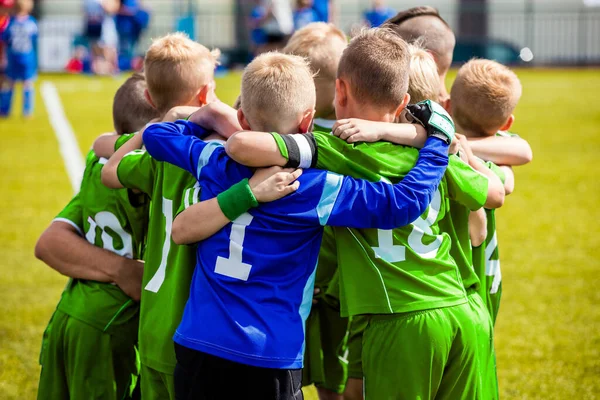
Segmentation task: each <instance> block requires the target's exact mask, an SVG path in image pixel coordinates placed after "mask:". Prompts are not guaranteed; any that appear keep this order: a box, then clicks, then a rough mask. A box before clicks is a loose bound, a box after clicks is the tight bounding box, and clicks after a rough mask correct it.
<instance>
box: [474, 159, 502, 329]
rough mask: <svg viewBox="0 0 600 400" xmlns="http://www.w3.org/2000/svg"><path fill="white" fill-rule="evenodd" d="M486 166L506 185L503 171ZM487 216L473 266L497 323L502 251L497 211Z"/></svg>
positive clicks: (475, 251) (500, 293)
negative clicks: (485, 232) (485, 231)
mask: <svg viewBox="0 0 600 400" xmlns="http://www.w3.org/2000/svg"><path fill="white" fill-rule="evenodd" d="M486 165H487V167H488V168H490V169H491V170H492V171H493V172H494V173H495V174H496V175H498V177H499V178H500V180H501V181H502V183H504V180H505V175H504V172H503V171H502V169H500V168H499V167H498V166H497V165H496V164H494V163H492V162H489V161H488V162H487V163H486ZM485 214H486V217H487V237H486V239H485V241H484V242H483V243H482V244H481V246H479V247H475V248H473V265H474V267H475V271H476V272H477V275H478V276H479V279H480V280H481V287H480V288H479V294H481V298H482V299H483V300H484V301H485V304H486V306H487V308H488V310H489V312H490V315H491V316H492V320H493V321H494V323H495V322H496V317H497V315H498V310H499V308H500V297H501V295H502V272H501V271H500V251H499V249H498V235H497V233H496V213H495V210H488V209H486V210H485Z"/></svg>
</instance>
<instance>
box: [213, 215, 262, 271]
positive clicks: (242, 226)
mask: <svg viewBox="0 0 600 400" xmlns="http://www.w3.org/2000/svg"><path fill="white" fill-rule="evenodd" d="M252 218H254V217H252V215H250V214H248V213H244V214H242V215H240V216H239V217H238V218H237V219H236V220H235V221H233V223H232V224H231V234H230V235H229V258H225V257H221V256H219V257H217V264H216V265H215V272H216V273H217V274H220V275H225V276H228V277H230V278H235V279H239V280H242V281H247V280H248V277H249V276H250V270H251V269H252V265H250V264H246V263H244V262H243V261H242V252H243V251H244V237H245V236H246V227H247V226H248V225H250V223H251V222H252Z"/></svg>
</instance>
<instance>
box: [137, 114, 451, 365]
mask: <svg viewBox="0 0 600 400" xmlns="http://www.w3.org/2000/svg"><path fill="white" fill-rule="evenodd" d="M202 132H203V129H202V128H200V127H199V126H197V125H195V124H193V123H190V122H187V121H178V122H175V123H160V124H154V125H150V126H149V127H148V128H146V130H145V132H144V137H143V138H144V143H145V145H146V149H147V151H148V152H149V153H150V154H151V155H152V156H153V157H155V158H156V159H157V160H160V161H166V162H169V163H172V164H175V165H177V166H179V167H180V168H183V169H185V170H187V171H189V172H190V173H192V174H193V175H195V176H196V177H197V179H198V181H199V183H200V185H201V186H202V194H201V196H202V200H207V199H210V198H213V197H215V196H216V195H218V194H219V193H221V192H223V191H225V190H226V189H228V188H229V187H230V186H231V185H233V184H235V183H237V182H239V181H241V180H242V179H244V178H250V177H251V176H252V170H251V169H249V168H248V167H245V166H242V165H240V164H238V163H236V162H235V161H233V160H232V159H231V158H230V157H229V156H228V155H227V153H226V152H225V148H224V147H223V146H222V145H220V144H218V143H214V142H204V141H202V140H200V139H198V138H197V137H194V135H201V134H202ZM447 163H448V156H447V145H446V144H445V143H444V142H443V141H441V140H440V139H437V138H430V139H429V140H428V141H427V144H426V146H425V147H424V148H423V149H422V150H421V153H420V158H419V160H418V162H417V164H416V165H415V167H414V168H413V169H412V171H411V172H410V173H409V174H408V175H407V176H406V178H404V180H403V181H402V182H400V183H398V184H396V185H392V184H389V183H386V182H378V183H371V182H368V181H364V180H356V179H353V178H349V177H344V176H341V175H337V174H334V173H331V172H327V171H321V170H310V169H309V170H306V171H304V173H303V174H302V176H301V177H300V178H299V181H300V188H299V189H298V191H296V192H295V193H293V194H291V195H289V196H287V197H284V198H282V199H280V200H277V201H274V202H271V203H265V204H262V205H261V206H260V207H258V208H255V209H253V210H251V211H249V212H248V213H245V214H243V215H241V216H240V217H239V218H237V219H236V220H235V221H233V222H232V223H230V224H228V225H227V226H226V227H224V228H223V229H221V230H220V231H219V232H217V233H216V234H215V235H213V236H212V237H210V238H208V239H206V240H204V241H202V242H200V243H199V245H198V253H197V263H196V269H195V272H194V277H193V280H192V284H191V288H190V297H189V300H188V302H187V304H186V307H185V311H184V315H183V318H182V321H181V324H180V325H179V327H178V329H177V332H176V333H175V337H174V340H175V342H177V343H179V344H180V345H182V346H185V347H188V348H191V349H194V350H197V351H201V352H205V353H209V354H212V355H214V356H217V357H221V358H225V359H228V360H231V361H235V362H239V363H243V364H247V365H253V366H257V367H265V368H289V369H295V368H301V367H302V358H303V353H304V322H305V320H306V318H307V316H308V313H309V311H310V307H311V304H312V292H313V284H314V277H315V269H316V264H317V257H318V254H319V249H320V246H321V238H322V233H323V228H322V227H323V226H324V225H335V226H350V227H355V228H381V229H392V228H395V227H398V226H403V225H406V224H408V223H410V222H412V221H413V220H414V219H415V218H417V217H418V216H419V215H421V214H422V212H424V210H425V209H426V208H427V206H428V204H429V202H430V201H431V198H432V196H433V193H434V192H435V190H436V188H437V186H438V184H439V182H440V180H441V179H442V176H443V174H444V171H445V168H446V166H447ZM365 268H368V266H365Z"/></svg>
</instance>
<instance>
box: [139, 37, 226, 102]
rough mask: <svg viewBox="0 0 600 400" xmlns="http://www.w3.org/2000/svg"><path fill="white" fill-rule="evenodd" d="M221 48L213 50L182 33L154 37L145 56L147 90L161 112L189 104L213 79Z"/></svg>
mask: <svg viewBox="0 0 600 400" xmlns="http://www.w3.org/2000/svg"><path fill="white" fill-rule="evenodd" d="M219 55H220V52H219V51H218V50H213V51H210V50H208V49H207V48H206V47H204V46H202V45H201V44H200V43H197V42H194V41H193V40H191V39H190V38H189V37H187V36H186V35H185V34H183V33H179V32H178V33H170V34H168V35H166V36H163V37H161V38H158V39H156V40H154V41H152V44H151V45H150V48H149V49H148V51H147V52H146V58H145V59H144V73H145V75H146V82H147V84H148V91H149V92H150V97H151V98H152V101H153V102H154V105H155V106H156V108H157V109H158V110H159V111H160V112H166V111H168V110H169V109H171V108H172V107H175V106H179V105H185V104H187V103H188V102H189V101H190V100H191V99H192V98H193V96H194V95H195V94H196V93H197V92H198V91H199V90H200V89H201V88H202V87H204V86H205V85H207V84H209V83H210V82H211V81H212V80H213V79H214V70H215V67H216V65H217V64H218V59H219Z"/></svg>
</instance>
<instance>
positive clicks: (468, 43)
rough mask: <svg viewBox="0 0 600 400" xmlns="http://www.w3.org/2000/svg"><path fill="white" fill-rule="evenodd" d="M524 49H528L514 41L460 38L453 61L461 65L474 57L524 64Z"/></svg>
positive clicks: (502, 62)
mask: <svg viewBox="0 0 600 400" xmlns="http://www.w3.org/2000/svg"><path fill="white" fill-rule="evenodd" d="M527 50H528V49H527ZM524 51H526V50H525V49H523V50H520V49H518V48H517V47H515V45H513V44H512V43H510V42H507V41H503V40H498V39H484V38H482V39H460V38H459V39H458V40H457V41H456V47H455V48H454V61H453V62H454V63H455V64H459V65H460V64H464V63H466V62H467V61H469V60H470V59H472V58H487V59H489V60H495V61H498V62H499V63H501V64H505V65H519V64H523V61H524V60H523V58H521V54H523V52H524ZM532 58H533V57H532Z"/></svg>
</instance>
